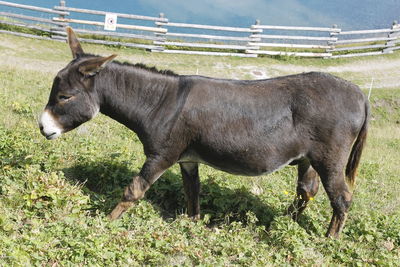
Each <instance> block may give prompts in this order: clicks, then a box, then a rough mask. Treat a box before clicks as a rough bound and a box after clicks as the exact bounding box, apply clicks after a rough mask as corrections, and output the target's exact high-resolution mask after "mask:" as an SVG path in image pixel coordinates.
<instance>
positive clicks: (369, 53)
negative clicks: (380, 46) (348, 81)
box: [332, 51, 383, 58]
mask: <svg viewBox="0 0 400 267" xmlns="http://www.w3.org/2000/svg"><path fill="white" fill-rule="evenodd" d="M382 54H383V53H382V51H379V52H368V53H357V54H346V55H334V56H332V58H347V57H364V56H375V55H382Z"/></svg>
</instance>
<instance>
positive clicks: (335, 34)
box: [325, 24, 341, 58]
mask: <svg viewBox="0 0 400 267" xmlns="http://www.w3.org/2000/svg"><path fill="white" fill-rule="evenodd" d="M340 32H341V29H338V26H337V25H336V24H333V25H332V31H331V32H330V33H329V37H331V38H336V39H335V40H334V41H328V46H329V48H327V49H325V52H326V53H333V50H334V49H335V47H336V41H337V40H338V36H339V34H340ZM330 57H332V56H330ZM325 58H329V57H325Z"/></svg>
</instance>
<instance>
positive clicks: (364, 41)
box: [335, 37, 396, 44]
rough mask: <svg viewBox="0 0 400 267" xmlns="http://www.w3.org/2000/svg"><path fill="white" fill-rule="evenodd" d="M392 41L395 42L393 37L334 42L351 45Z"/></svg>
mask: <svg viewBox="0 0 400 267" xmlns="http://www.w3.org/2000/svg"><path fill="white" fill-rule="evenodd" d="M392 40H396V38H394V37H379V38H364V39H350V40H338V41H336V42H335V44H353V43H367V42H380V41H392Z"/></svg>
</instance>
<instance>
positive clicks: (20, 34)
mask: <svg viewBox="0 0 400 267" xmlns="http://www.w3.org/2000/svg"><path fill="white" fill-rule="evenodd" d="M0 33H5V34H11V35H16V36H20V37H26V38H34V39H41V40H52V39H51V38H50V37H47V36H40V35H35V34H29V33H22V32H12V31H6V30H0Z"/></svg>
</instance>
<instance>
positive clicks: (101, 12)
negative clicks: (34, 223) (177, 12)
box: [54, 6, 168, 22]
mask: <svg viewBox="0 0 400 267" xmlns="http://www.w3.org/2000/svg"><path fill="white" fill-rule="evenodd" d="M54 9H56V10H63V11H70V12H77V13H86V14H92V15H105V14H108V13H112V14H116V15H117V16H118V17H120V18H127V19H137V20H150V21H161V22H168V19H167V18H157V17H149V16H140V15H131V14H124V13H116V12H106V11H100V10H90V9H83V8H74V7H65V6H55V7H54Z"/></svg>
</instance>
